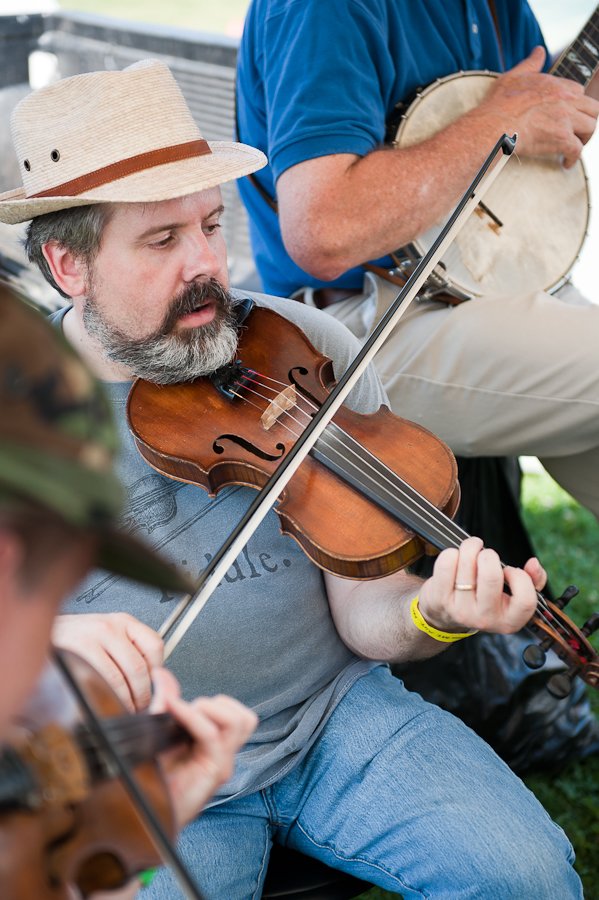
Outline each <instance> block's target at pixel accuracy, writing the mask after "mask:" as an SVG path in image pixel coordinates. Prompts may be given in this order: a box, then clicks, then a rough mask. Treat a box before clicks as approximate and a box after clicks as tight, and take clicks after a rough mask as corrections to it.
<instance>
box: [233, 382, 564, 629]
mask: <svg viewBox="0 0 599 900" xmlns="http://www.w3.org/2000/svg"><path fill="white" fill-rule="evenodd" d="M255 374H256V375H258V379H251V381H252V383H254V384H259V385H260V386H261V387H264V389H265V390H267V391H272V392H273V393H280V391H279V392H276V391H275V389H274V388H270V387H269V386H268V385H266V384H264V380H265V379H266V380H268V381H272V382H273V383H275V384H277V385H279V386H281V387H283V388H285V387H287V386H288V385H286V384H285V383H284V382H282V381H278V380H277V379H273V378H270V377H269V376H263V375H261V374H260V373H255ZM260 379H262V380H260ZM240 387H243V389H244V390H247V391H250V392H251V393H253V394H254V395H255V396H257V397H259V398H260V399H261V400H264V401H265V402H266V403H269V402H270V401H269V399H268V398H267V397H264V395H262V394H260V393H259V392H258V391H256V390H254V389H250V388H248V387H247V384H243V385H240ZM235 395H236V396H237V397H239V399H241V400H242V401H245V402H248V403H250V404H251V405H252V406H255V407H256V408H258V409H260V407H258V406H257V404H255V403H253V402H252V401H250V400H249V399H247V398H245V397H242V395H241V394H238V393H236V394H235ZM298 396H299V397H300V398H301V399H302V400H303V401H304V402H305V403H306V404H307V405H308V406H309V407H312V409H314V410H316V409H318V407H317V406H316V404H314V403H313V402H312V401H311V400H310V399H309V398H307V397H306V396H305V395H304V394H303V393H302V392H301V391H300V392H299V394H298ZM297 409H298V411H299V412H301V413H302V414H303V415H305V416H306V417H308V418H309V414H308V413H307V412H305V411H304V410H302V409H301V407H299V406H297ZM284 414H285V415H286V416H287V417H288V418H290V419H291V420H292V421H293V422H295V423H296V424H297V425H298V426H299V427H300V428H303V425H302V424H301V423H300V422H299V421H298V420H297V419H296V418H295V417H294V416H293V415H291V413H290V412H289V411H288V410H286V411H285V412H284ZM278 421H279V423H280V424H281V425H282V427H284V428H285V429H286V430H287V431H288V432H289V433H290V434H292V435H293V436H294V437H296V438H297V437H299V434H298V433H297V432H295V431H294V430H293V429H292V428H290V427H289V426H288V425H286V424H285V423H283V422H281V417H279V419H278ZM335 428H337V429H338V430H339V432H340V433H342V434H343V436H344V439H345V444H343V442H341V445H342V447H343V448H344V450H345V451H346V453H347V452H349V453H350V454H352V455H353V456H355V457H356V458H357V459H358V460H359V461H360V463H361V464H362V467H357V465H356V464H355V463H352V462H351V461H350V460H349V458H348V457H347V456H344V455H343V454H341V458H342V459H343V461H344V463H345V464H347V465H353V468H354V470H355V471H356V473H357V475H358V477H359V478H362V479H363V477H364V476H365V475H366V477H367V478H368V477H370V481H371V483H372V484H376V485H378V486H379V487H381V488H382V489H383V490H384V491H385V492H386V493H388V494H389V495H390V496H391V497H392V498H393V499H394V501H395V502H397V503H398V504H399V505H400V506H402V508H403V509H404V510H407V511H410V512H415V511H416V510H418V511H419V512H420V514H421V516H422V519H423V521H424V522H426V524H427V526H428V527H429V528H432V530H433V532H435V531H436V533H437V535H438V537H439V540H441V539H443V540H444V541H445V546H449V547H456V548H457V547H458V546H459V545H460V543H461V542H462V541H463V540H464V539H465V538H467V537H469V535H468V534H467V532H466V531H464V530H463V529H461V528H460V527H459V526H458V525H456V523H455V522H453V520H452V519H450V518H449V516H445V515H444V514H443V513H441V512H440V511H439V510H438V509H437V507H435V506H434V504H431V503H430V502H429V501H428V500H427V499H426V498H425V497H423V496H422V495H421V494H420V493H419V492H417V491H415V490H414V489H413V488H412V487H411V486H410V485H408V484H407V483H406V482H405V481H403V479H400V478H399V476H397V475H396V473H394V472H393V470H392V469H389V467H388V466H386V465H385V464H384V463H382V462H381V461H380V460H379V459H378V458H377V457H376V456H374V455H373V454H371V453H370V452H369V451H368V450H366V448H364V447H363V446H362V445H361V444H359V442H357V441H354V439H353V438H351V437H350V435H348V434H347V432H345V431H343V430H342V429H339V427H338V426H335ZM330 429H331V426H330V425H329V426H328V427H327V429H325V431H324V432H323V434H322V435H321V437H320V438H319V440H318V444H319V446H326V447H327V449H329V450H333V449H334V447H333V444H331V441H330V437H331V430H330ZM352 444H353V446H352ZM356 448H357V449H356ZM365 453H367V454H368V456H369V458H370V459H365V458H364V455H363V454H365ZM364 465H365V466H367V467H368V468H370V469H372V470H373V472H375V474H376V476H378V477H376V478H375V477H374V476H368V473H366V472H364V469H363V466H364ZM381 479H383V481H384V482H386V483H387V484H389V485H390V486H391V487H389V488H386V487H385V486H384V484H381V481H380V480H381ZM392 488H395V491H394V490H393V489H392ZM396 491H397V493H396ZM402 495H403V496H402ZM403 497H406V498H407V499H406V500H404V499H403ZM408 500H409V501H410V504H411V505H408V502H407V501H408ZM414 504H415V506H416V510H415V508H414ZM440 526H443V527H440ZM536 595H537V600H538V603H537V609H538V610H539V613H540V615H541V616H542V618H543V619H544V620H545V621H546V622H547V624H549V625H552V622H551V621H550V620H549V618H548V616H547V615H545V611H547V612H548V606H547V601H546V599H545V598H544V597H543V595H542V594H541V593H540V592H539V591H536ZM551 619H553V617H551ZM559 624H560V623H559V622H558V625H559ZM552 627H555V625H552ZM563 631H564V633H565V634H568V632H567V631H566V629H565V628H563Z"/></svg>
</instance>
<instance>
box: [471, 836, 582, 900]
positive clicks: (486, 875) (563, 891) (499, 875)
mask: <svg viewBox="0 0 599 900" xmlns="http://www.w3.org/2000/svg"><path fill="white" fill-rule="evenodd" d="M552 827H555V826H553V825H552ZM556 830H557V831H559V832H560V833H559V834H558V835H557V837H558V841H557V842H554V843H553V844H550V843H545V844H543V842H539V841H537V840H535V834H534V832H531V835H530V841H529V842H527V844H526V846H518V847H513V848H512V852H511V854H510V853H509V852H508V853H506V852H505V848H504V849H503V852H502V853H501V854H500V856H501V858H499V856H495V857H494V858H493V859H492V860H490V859H487V864H486V865H484V864H483V865H481V866H480V869H479V871H480V878H481V886H484V896H488V897H502V898H514V900H516V898H518V900H521V898H525V897H526V898H528V897H534V898H535V900H556V898H557V897H559V898H560V900H571V898H572V900H573V898H582V889H581V886H580V881H579V878H578V876H577V874H576V872H575V871H574V869H573V868H572V862H573V861H574V852H573V850H572V847H571V845H570V843H569V841H568V840H567V839H566V837H565V835H564V834H563V832H561V829H556ZM490 855H491V856H493V854H492V853H491V854H490ZM475 896H477V895H476V894H475Z"/></svg>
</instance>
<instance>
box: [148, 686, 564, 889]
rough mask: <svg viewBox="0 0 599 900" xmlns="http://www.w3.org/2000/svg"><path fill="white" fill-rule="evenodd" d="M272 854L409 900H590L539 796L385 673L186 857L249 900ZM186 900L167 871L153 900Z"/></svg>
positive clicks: (192, 839)
mask: <svg viewBox="0 0 599 900" xmlns="http://www.w3.org/2000/svg"><path fill="white" fill-rule="evenodd" d="M273 840H274V841H277V842H279V843H281V844H284V845H286V846H288V847H292V848H293V849H295V850H299V851H301V852H302V853H305V854H307V855H309V856H313V857H316V858H317V859H320V860H322V861H323V862H325V863H327V864H328V865H330V866H334V867H335V868H338V869H342V870H343V871H345V872H349V873H351V874H353V875H356V876H358V877H359V878H363V879H364V880H365V881H369V882H372V883H373V884H376V885H379V886H380V887H382V888H385V889H386V890H388V891H393V892H396V893H399V894H403V896H404V897H405V898H406V900H408V898H410V900H411V898H422V897H434V898H446V900H458V898H460V900H462V898H485V900H495V898H497V900H541V898H545V900H556V898H559V900H569V898H574V897H577V898H582V888H581V884H580V880H579V878H578V876H577V875H576V873H575V871H574V869H573V868H572V865H571V863H572V861H573V858H574V853H573V851H572V847H571V845H570V844H569V842H568V840H567V838H566V837H565V835H564V833H563V831H562V830H561V828H559V827H558V826H557V825H555V824H554V823H553V822H552V821H551V819H550V818H549V816H548V815H547V813H546V812H545V810H544V809H543V808H542V806H541V805H540V804H539V803H538V802H537V800H536V799H535V797H534V796H533V794H531V792H530V791H529V790H528V789H527V788H526V787H525V786H524V785H523V783H522V782H521V781H520V779H519V778H517V777H516V776H515V775H514V774H513V772H512V771H511V770H510V769H509V768H508V767H507V766H506V765H505V764H504V763H503V762H502V761H501V760H500V759H499V757H497V756H496V755H495V753H494V752H493V751H492V750H491V749H490V747H489V746H488V745H487V744H485V743H484V742H483V741H482V740H481V739H480V738H479V737H478V736H477V735H476V734H474V732H473V731H471V730H470V729H469V728H467V727H466V726H465V725H463V724H462V722H460V721H459V720H458V719H456V718H454V717H453V716H451V715H449V714H448V713H445V712H444V711H443V710H441V709H439V708H438V707H436V706H432V705H431V704H429V703H426V702H425V701H423V700H422V699H421V697H420V696H419V695H418V694H413V693H410V692H408V691H406V689H405V688H404V687H403V685H402V683H401V681H399V680H398V679H396V678H393V677H392V676H391V675H390V673H389V672H388V670H387V669H385V668H379V669H375V670H374V671H373V672H371V673H370V674H369V675H366V676H364V677H363V678H361V679H359V681H357V682H356V684H355V685H354V686H353V687H352V688H351V690H350V691H349V692H348V694H347V695H346V696H345V697H344V698H343V700H342V701H341V702H340V704H339V705H338V707H337V708H336V709H335V711H334V712H333V714H332V716H331V717H330V719H329V721H328V723H327V724H326V726H325V728H324V730H323V732H322V734H321V735H320V737H319V739H318V740H317V741H316V743H315V745H314V746H313V747H312V749H311V750H310V752H309V753H308V754H307V755H306V757H305V758H304V760H303V761H302V762H301V763H300V764H299V765H297V766H296V767H295V768H294V769H293V770H292V771H291V772H289V773H288V774H287V775H285V776H284V777H283V778H281V780H280V781H278V782H277V783H275V784H273V785H271V786H270V787H267V788H265V789H264V790H261V791H258V792H256V793H254V794H250V795H248V796H245V797H241V798H238V799H236V800H231V801H229V802H228V803H225V804H222V805H220V806H216V807H214V808H212V809H209V810H207V811H206V812H204V813H203V814H202V816H200V818H199V819H197V820H196V821H195V822H193V823H192V824H191V825H190V826H188V827H187V828H186V829H185V831H184V832H183V834H182V836H181V839H180V845H179V846H180V851H181V854H182V856H183V859H184V861H185V862H186V864H187V865H188V866H189V868H190V871H191V873H192V874H193V876H194V877H195V878H196V880H197V883H198V885H199V887H200V889H201V890H202V892H203V893H204V894H205V895H206V896H207V897H208V898H209V900H242V898H243V900H246V898H250V897H251V898H258V897H260V895H261V892H262V887H263V884H264V878H265V875H266V869H267V866H268V857H269V852H270V847H271V843H272V841H273ZM179 896H180V891H179V890H178V888H177V887H176V886H175V884H174V882H173V879H172V876H171V875H170V874H169V873H168V872H166V871H165V870H162V871H161V872H160V874H159V875H158V876H157V877H156V879H155V881H154V883H153V885H152V887H151V888H149V889H147V890H145V891H144V900H150V898H163V900H164V898H169V900H170V898H173V897H179Z"/></svg>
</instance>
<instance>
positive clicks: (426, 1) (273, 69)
mask: <svg viewBox="0 0 599 900" xmlns="http://www.w3.org/2000/svg"><path fill="white" fill-rule="evenodd" d="M496 6H497V13H498V17H499V25H500V30H501V39H502V47H501V49H500V47H499V45H498V42H497V38H496V33H495V27H494V24H493V19H492V16H491V13H490V10H489V6H488V3H487V0H253V2H252V5H251V7H250V10H249V13H248V16H247V20H246V24H245V30H244V33H243V38H242V41H241V47H240V51H239V62H238V77H237V90H238V128H239V138H240V140H242V141H244V142H245V143H248V144H251V145H252V146H254V147H259V148H260V150H263V151H264V152H265V153H266V154H267V156H268V158H269V166H268V167H266V168H264V169H262V170H261V171H260V172H258V173H256V176H255V177H256V179H257V180H258V181H259V183H260V184H261V185H262V187H263V188H264V190H265V191H266V192H267V193H268V195H269V196H271V197H274V195H275V184H276V180H277V178H278V177H279V176H280V175H281V174H282V173H283V172H284V171H285V170H286V169H288V168H290V167H291V166H294V165H296V164H297V163H300V162H303V161H304V160H307V159H313V158H315V157H319V156H326V155H329V154H333V153H353V154H357V155H358V156H364V155H366V154H367V153H368V152H370V151H371V150H372V149H373V148H375V147H377V146H380V145H381V144H382V143H383V140H384V136H385V122H386V120H387V119H388V118H389V116H390V114H391V113H392V111H393V108H394V106H395V105H396V103H398V102H399V101H401V100H406V99H408V98H410V97H411V96H412V95H413V94H414V92H415V91H416V89H417V88H418V87H424V86H426V85H427V84H430V82H432V81H434V80H435V79H437V78H441V77H444V76H446V75H449V74H452V73H454V72H457V71H460V70H464V71H467V70H473V69H474V70H476V69H489V70H490V71H493V72H499V71H503V70H504V69H510V68H512V66H514V65H515V64H516V63H517V62H519V61H520V60H522V59H523V58H524V57H526V56H528V54H529V53H530V52H531V50H532V48H533V47H535V46H536V45H537V44H543V45H544V40H543V37H542V34H541V31H540V28H539V26H538V23H537V22H536V20H535V18H534V16H533V13H532V11H531V9H530V7H529V5H528V3H527V2H526V0H496ZM239 185H240V192H241V196H242V199H243V202H244V203H245V205H246V207H247V209H248V212H249V215H250V232H251V240H252V247H253V250H254V255H255V258H256V264H257V267H258V271H259V273H260V276H261V278H262V281H263V286H264V290H266V291H267V292H268V293H272V294H277V295H279V296H288V295H289V294H291V293H292V292H293V291H294V290H297V289H298V288H299V287H302V286H304V285H311V286H314V287H318V286H322V285H323V284H324V282H322V281H319V280H318V279H315V278H313V277H312V276H311V275H309V274H308V273H307V272H304V271H303V270H302V269H300V268H299V267H298V266H297V265H296V264H295V263H294V262H293V260H292V259H291V258H290V256H289V255H288V253H287V252H286V250H285V247H284V245H283V241H282V238H281V232H280V228H279V222H278V218H277V215H276V213H275V212H274V211H273V210H272V209H271V208H270V207H269V206H268V204H267V202H266V201H265V200H264V199H263V197H262V196H260V193H259V192H258V190H257V189H256V188H255V187H254V186H253V185H252V184H251V183H250V182H249V180H248V179H247V178H243V179H241V181H240V182H239ZM379 262H381V264H386V262H387V261H386V260H382V261H379ZM362 277H363V270H362V268H361V267H359V268H356V269H352V270H350V271H348V272H346V273H345V274H344V275H342V276H341V277H340V278H338V279H337V280H336V281H334V282H327V284H328V285H333V286H336V287H347V288H356V289H359V288H360V287H361V285H362Z"/></svg>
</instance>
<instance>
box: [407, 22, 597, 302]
mask: <svg viewBox="0 0 599 900" xmlns="http://www.w3.org/2000/svg"><path fill="white" fill-rule="evenodd" d="M597 68H599V6H597V7H596V8H595V10H594V12H593V13H592V15H591V17H590V19H589V21H588V22H587V23H586V25H585V26H584V28H583V29H582V31H581V32H580V34H579V35H578V37H577V38H576V40H575V41H574V42H573V43H572V45H571V46H570V47H568V49H567V50H565V51H564V53H563V54H562V56H561V57H560V58H559V60H558V61H557V63H556V64H555V65H554V66H553V68H552V69H551V74H552V75H557V76H561V77H565V78H570V79H571V80H574V81H577V82H578V83H579V84H581V85H583V87H586V86H587V85H588V84H589V82H590V81H591V79H592V78H593V75H594V74H595V72H596V71H597ZM497 77H498V76H497V74H495V73H492V72H487V71H483V72H459V73H457V74H455V75H450V76H449V77H447V78H442V79H440V80H438V81H435V82H433V83H432V84H431V85H429V86H428V87H427V88H426V89H424V90H422V91H420V92H419V93H418V94H417V96H416V98H415V100H414V101H413V102H412V103H411V105H410V106H409V108H408V110H407V112H406V113H405V114H404V115H403V116H402V118H401V120H400V123H399V127H398V129H397V133H396V135H395V140H394V141H393V142H392V146H395V147H400V148H405V147H410V146H411V145H413V144H418V143H420V142H421V141H424V140H426V139H427V138H429V137H431V136H432V135H433V134H435V133H436V132H437V131H440V130H441V129H443V128H445V127H446V126H447V125H449V124H451V122H453V121H454V120H455V119H457V118H459V117H460V116H461V115H463V114H464V113H467V112H468V111H469V110H471V109H473V108H474V107H475V106H477V105H478V104H479V103H480V102H481V100H482V99H483V97H484V96H485V94H486V93H487V92H488V91H489V90H490V88H491V86H492V85H493V81H494V79H495V78H497ZM589 208H590V203H589V191H588V182H587V176H586V173H585V169H584V166H583V164H582V162H581V161H580V160H578V161H577V162H576V163H575V164H574V166H573V167H572V168H570V169H568V170H566V169H563V168H562V167H561V165H560V163H559V161H558V160H557V159H551V158H540V157H527V158H525V159H520V160H516V161H515V162H514V161H512V164H511V165H510V166H509V167H507V168H506V169H505V171H503V172H502V174H501V176H500V177H499V178H498V179H497V181H496V182H495V184H494V185H493V186H492V187H491V188H490V190H489V191H488V193H487V195H486V197H485V202H484V203H480V204H479V206H478V207H477V208H476V210H475V211H474V213H473V214H472V215H471V216H470V219H469V220H468V222H466V224H465V226H464V228H463V229H462V231H461V232H460V234H459V235H458V237H457V238H456V240H455V241H454V242H453V244H452V245H451V247H450V249H449V250H448V251H447V253H446V254H445V255H444V257H443V260H442V262H441V263H440V264H439V265H438V266H437V267H436V269H435V271H434V273H433V275H432V276H431V278H430V279H429V281H428V282H427V287H426V288H425V290H424V291H423V292H422V293H421V295H420V296H421V298H422V299H430V298H434V297H435V295H436V294H438V293H439V294H440V293H443V294H449V295H450V296H451V297H453V298H456V299H455V300H454V302H459V301H460V300H467V299H470V298H472V297H480V296H485V295H486V296H491V295H497V294H506V293H513V292H515V291H517V292H518V293H524V292H529V291H533V290H540V289H545V290H556V289H557V288H558V287H560V285H561V284H563V282H564V281H565V279H566V277H567V275H568V272H569V271H570V269H571V268H572V266H573V264H574V263H575V261H576V259H577V257H578V255H579V253H580V249H581V247H582V244H583V241H584V239H585V236H586V233H587V228H588V220H589ZM547 222H550V223H551V228H549V229H548V228H547V227H546V226H547ZM442 226H443V223H439V224H438V225H435V226H434V227H433V228H431V229H429V230H428V231H426V232H425V233H424V234H422V235H420V236H419V237H418V238H417V239H416V240H414V241H413V242H412V243H411V244H409V245H407V246H406V247H402V248H401V249H400V250H398V251H397V252H396V253H395V254H393V258H394V260H395V262H396V264H397V269H396V270H392V272H391V273H389V274H390V275H396V276H398V277H399V278H403V277H405V275H407V274H408V273H409V272H410V271H411V269H412V268H413V266H414V264H415V263H416V262H417V260H419V259H420V258H421V257H422V256H423V255H424V254H425V253H426V252H427V251H428V250H429V249H430V247H431V246H432V244H433V243H434V241H435V239H436V237H437V236H438V235H439V233H440V231H441V228H442ZM440 299H442V298H441V297H440ZM443 299H447V300H449V298H443Z"/></svg>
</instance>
